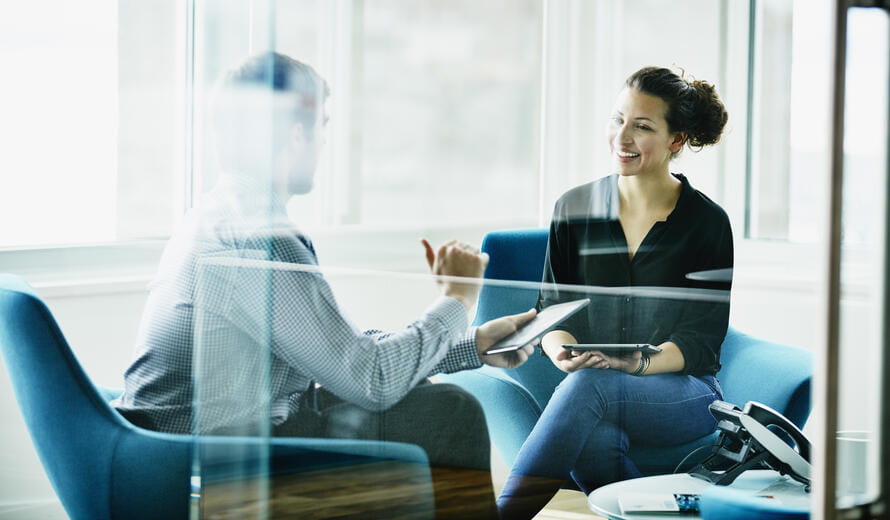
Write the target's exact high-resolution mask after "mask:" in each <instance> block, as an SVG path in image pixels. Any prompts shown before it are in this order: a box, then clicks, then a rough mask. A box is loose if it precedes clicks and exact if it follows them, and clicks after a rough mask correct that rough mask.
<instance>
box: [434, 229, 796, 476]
mask: <svg viewBox="0 0 890 520" xmlns="http://www.w3.org/2000/svg"><path fill="white" fill-rule="evenodd" d="M546 247H547V230H546V229H525V230H509V231H496V232H492V233H489V234H488V235H486V237H485V239H484V240H483V242H482V250H483V251H484V252H486V253H488V254H489V256H490V260H489V264H488V268H487V269H486V271H485V278H489V279H499V280H521V281H530V282H539V281H540V280H541V277H542V273H543V266H544V255H545V251H546ZM536 298H537V290H536V289H535V288H534V287H533V286H528V287H526V288H516V287H509V286H506V285H497V284H486V285H485V286H484V287H483V289H482V292H481V294H480V298H479V304H478V309H477V312H476V318H475V323H476V324H481V323H484V322H486V321H488V320H490V319H493V318H497V317H499V316H504V315H506V314H513V313H517V312H522V311H524V310H528V309H530V308H531V307H533V306H534V305H535V301H536ZM721 362H722V365H723V368H722V369H721V370H720V372H719V373H718V374H717V377H718V379H719V380H720V384H721V386H722V387H723V390H724V398H725V400H726V401H728V402H731V403H734V404H737V405H739V406H741V405H744V404H745V403H746V402H747V401H758V402H760V403H763V404H765V405H767V406H769V407H771V408H773V409H775V410H777V411H778V412H780V413H782V414H783V415H785V416H786V417H788V418H789V419H790V420H791V421H793V422H794V423H795V424H796V425H797V426H798V427H801V428H802V427H803V425H804V423H805V422H806V420H807V417H808V416H809V413H810V379H811V373H812V368H811V365H812V359H811V354H810V353H809V352H808V351H806V350H804V349H801V348H797V347H791V346H786V345H780V344H777V343H772V342H769V341H764V340H760V339H757V338H754V337H752V336H749V335H746V334H742V333H741V332H739V331H737V330H735V329H733V328H730V329H729V331H728V333H727V335H726V339H725V340H724V342H723V346H722V351H721ZM564 376H565V373H564V372H562V371H560V370H559V369H557V368H556V367H555V366H554V365H553V363H551V362H550V360H549V359H547V358H545V357H544V356H539V355H535V356H532V357H531V358H530V359H529V360H528V361H527V362H526V363H525V364H523V365H522V366H520V367H519V368H517V369H513V370H504V369H498V368H493V367H488V366H485V367H482V368H480V369H477V370H473V371H467V372H458V373H456V374H449V375H447V376H440V377H441V379H442V380H444V381H448V382H450V383H454V384H457V385H460V386H462V387H463V388H465V389H466V390H468V391H469V392H471V393H472V394H473V395H475V396H476V398H477V399H479V401H480V402H481V403H482V407H483V409H484V410H485V416H486V419H487V421H488V428H489V433H490V435H491V440H492V444H493V445H494V446H495V447H496V449H497V450H498V452H499V453H500V455H501V458H502V459H503V460H504V462H506V463H507V464H508V465H511V466H512V464H513V461H514V459H515V458H516V454H517V453H518V452H519V448H520V447H521V446H522V443H523V442H524V441H525V439H526V438H527V437H528V435H529V433H530V432H531V430H532V427H534V425H535V422H536V421H537V420H538V417H539V416H540V415H541V412H542V410H543V409H544V407H545V406H546V405H547V402H548V401H549V400H550V396H551V395H552V394H553V390H554V388H555V387H556V385H557V384H559V382H560V381H562V378H563V377H564ZM716 439H717V434H716V433H714V434H712V435H709V436H706V437H702V438H700V439H698V440H696V441H693V442H690V443H687V444H682V445H678V446H646V445H638V444H637V445H633V446H632V447H631V452H630V456H631V458H632V459H633V461H634V462H635V463H636V464H637V466H638V467H639V469H640V471H641V472H643V473H644V474H645V475H657V474H664V473H671V472H673V471H674V469H675V468H676V467H677V465H678V464H679V463H680V462H681V461H683V459H684V458H685V457H686V456H687V455H689V454H690V453H691V452H692V451H693V450H695V449H696V448H698V447H701V446H707V445H710V444H713V443H714V442H715V441H716ZM707 455H708V450H699V451H698V452H696V454H695V455H693V456H691V457H689V459H688V460H686V461H685V462H686V463H687V464H688V465H689V466H691V465H693V464H694V463H697V462H699V461H700V460H701V459H703V458H704V457H705V456H707Z"/></svg>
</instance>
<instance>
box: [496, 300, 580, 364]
mask: <svg viewBox="0 0 890 520" xmlns="http://www.w3.org/2000/svg"><path fill="white" fill-rule="evenodd" d="M589 303H590V299H588V298H584V299H581V300H574V301H570V302H566V303H557V304H556V305H551V306H550V307H547V308H546V309H544V310H542V311H541V312H539V313H538V314H537V315H536V316H535V317H534V318H532V320H531V321H529V322H528V323H526V324H525V325H524V326H523V327H522V328H521V329H519V330H517V331H516V332H514V333H513V334H510V335H509V336H505V337H504V338H502V339H501V340H500V341H498V342H497V343H495V344H494V345H492V347H491V348H490V349H488V350H486V351H485V352H483V355H485V356H490V355H492V354H500V353H502V352H510V351H511V350H519V349H521V348H522V347H524V346H526V345H528V344H529V343H534V342H535V341H537V340H540V339H541V337H543V336H544V334H547V333H548V332H550V331H551V330H553V328H554V327H556V326H557V325H559V324H560V323H561V322H562V321H564V320H565V319H566V318H568V317H569V316H571V315H573V314H575V313H576V312H578V311H580V310H581V309H583V308H584V307H587V304H589Z"/></svg>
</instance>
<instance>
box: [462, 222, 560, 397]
mask: <svg viewBox="0 0 890 520" xmlns="http://www.w3.org/2000/svg"><path fill="white" fill-rule="evenodd" d="M547 236H548V233H547V230H546V229H543V228H541V229H518V230H507V231H492V232H491V233H488V234H487V235H485V238H484V239H483V240H482V251H483V252H485V253H488V256H489V262H488V267H487V268H486V269H485V278H487V279H496V280H518V281H525V282H540V281H541V277H542V274H543V272H544V256H545V253H546V250H547ZM537 300H538V290H537V288H534V287H533V286H531V285H529V286H528V287H522V288H517V287H507V286H497V285H489V284H486V285H485V286H483V288H482V291H481V292H480V294H479V305H478V307H477V311H476V319H475V321H474V324H476V325H479V324H482V323H485V322H486V321H488V320H491V319H494V318H498V317H500V316H505V315H507V314H516V313H519V312H523V311H527V310H529V309H531V308H532V307H534V306H535V303H536V302H537ZM503 373H504V374H505V375H506V376H507V377H510V378H511V379H513V380H515V381H516V382H518V383H519V384H520V385H522V386H523V387H524V388H525V389H526V390H528V391H529V393H531V394H532V397H534V399H535V401H536V402H537V404H538V406H539V407H540V408H541V409H543V408H544V406H546V404H547V402H548V401H550V396H551V395H553V390H554V388H556V385H558V384H559V382H560V381H562V379H563V378H564V377H565V373H564V372H562V371H560V370H559V369H558V368H556V367H555V366H553V363H551V362H550V360H549V359H547V358H546V357H544V356H542V355H535V356H532V357H531V358H530V359H529V360H528V361H527V362H525V363H524V364H523V365H522V366H520V367H519V368H516V369H513V370H505V371H503Z"/></svg>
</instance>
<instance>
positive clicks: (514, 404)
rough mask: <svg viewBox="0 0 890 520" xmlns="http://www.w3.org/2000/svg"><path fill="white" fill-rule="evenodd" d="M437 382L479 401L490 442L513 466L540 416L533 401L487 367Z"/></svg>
mask: <svg viewBox="0 0 890 520" xmlns="http://www.w3.org/2000/svg"><path fill="white" fill-rule="evenodd" d="M438 378H439V380H441V381H442V382H446V383H452V384H455V385H458V386H460V387H461V388H463V389H465V390H467V391H468V392H470V393H471V394H473V396H474V397H476V399H478V400H479V402H480V403H481V404H482V409H483V411H484V412H485V420H486V422H487V423H488V434H489V436H490V437H491V442H492V444H493V445H494V446H495V448H496V449H497V450H498V453H499V454H500V455H501V458H502V459H503V460H504V462H505V463H506V464H507V465H508V466H512V465H513V460H514V459H515V458H516V454H517V453H519V448H521V447H522V443H523V442H525V439H526V438H528V435H529V433H531V431H532V428H534V426H535V423H536V422H537V421H538V417H540V416H541V408H540V406H538V404H537V402H535V399H534V397H532V395H531V394H530V393H529V392H528V391H527V390H526V389H525V388H523V387H522V386H521V385H520V384H519V383H517V382H516V381H514V380H512V379H510V378H509V377H508V376H507V375H506V374H504V371H503V370H501V369H499V368H493V367H488V366H486V367H482V368H479V369H476V370H467V371H463V372H456V373H454V374H440V375H439V376H438Z"/></svg>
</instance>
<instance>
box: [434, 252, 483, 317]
mask: <svg viewBox="0 0 890 520" xmlns="http://www.w3.org/2000/svg"><path fill="white" fill-rule="evenodd" d="M421 243H422V244H423V247H424V252H425V254H426V262H427V264H428V265H429V266H430V272H431V273H433V274H434V275H438V276H458V277H463V278H481V277H482V273H484V272H485V266H486V265H488V254H487V253H481V252H479V250H478V249H476V248H475V247H473V246H470V245H468V244H464V243H463V242H458V241H456V240H451V241H449V242H446V243H444V244H442V246H441V247H439V250H438V251H436V252H434V251H433V247H432V246H431V245H430V243H429V242H428V241H427V240H426V239H425V238H424V239H421ZM438 283H439V285H440V286H441V287H442V293H443V294H444V295H445V296H451V297H452V298H455V299H456V300H458V301H459V302H461V303H462V304H464V307H466V308H467V309H468V310H469V309H472V308H473V305H475V303H476V297H477V296H478V295H479V289H480V288H481V287H480V284H478V283H460V282H456V281H451V280H440V281H439V282H438Z"/></svg>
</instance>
